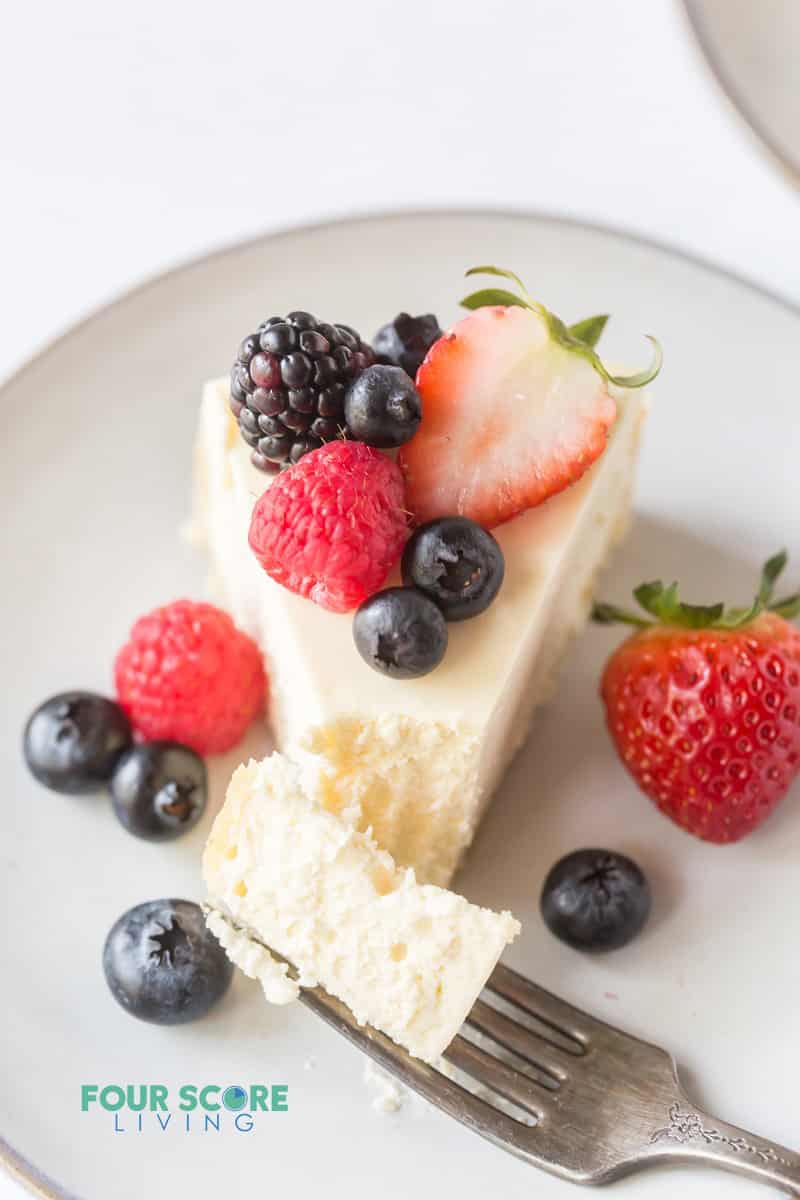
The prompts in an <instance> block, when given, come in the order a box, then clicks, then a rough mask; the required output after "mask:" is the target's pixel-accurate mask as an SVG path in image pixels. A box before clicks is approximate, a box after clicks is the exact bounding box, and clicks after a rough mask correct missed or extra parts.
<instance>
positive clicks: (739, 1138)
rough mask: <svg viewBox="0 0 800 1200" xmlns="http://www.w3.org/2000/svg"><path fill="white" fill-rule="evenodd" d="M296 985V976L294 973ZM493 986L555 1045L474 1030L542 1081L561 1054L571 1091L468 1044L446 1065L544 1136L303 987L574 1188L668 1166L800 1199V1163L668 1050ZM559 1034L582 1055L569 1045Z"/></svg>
mask: <svg viewBox="0 0 800 1200" xmlns="http://www.w3.org/2000/svg"><path fill="white" fill-rule="evenodd" d="M275 957H276V958H277V959H279V960H280V955H275ZM283 961H284V962H285V961H286V960H285V959H284V960H283ZM289 965H290V964H289ZM290 975H291V976H292V977H294V974H293V973H292V970H291V966H290ZM486 986H487V989H488V990H489V991H490V992H493V993H494V994H495V995H496V996H499V997H500V998H502V999H503V1000H504V1001H506V1002H507V1003H509V1004H511V1005H514V1006H516V1009H517V1010H518V1011H519V1010H521V1011H522V1013H524V1014H527V1016H528V1017H533V1018H534V1019H535V1020H536V1021H538V1022H540V1023H541V1024H542V1025H543V1026H544V1027H545V1028H546V1029H551V1030H553V1033H554V1037H553V1039H552V1040H550V1039H548V1038H547V1036H546V1034H542V1033H541V1032H539V1031H537V1030H535V1029H530V1030H529V1029H528V1028H527V1027H526V1026H525V1024H524V1023H523V1022H522V1021H519V1022H517V1021H514V1020H513V1019H512V1018H511V1017H508V1016H506V1015H505V1014H504V1013H502V1012H500V1011H499V1010H498V1009H496V1008H494V1007H493V1006H492V1005H490V1004H485V1003H484V1002H483V1001H480V1000H479V1001H478V1002H477V1003H476V1005H475V1006H474V1008H473V1010H472V1013H471V1014H470V1016H469V1017H468V1018H467V1024H468V1025H469V1026H471V1027H472V1028H475V1029H477V1030H482V1031H483V1032H484V1033H486V1034H487V1035H488V1037H490V1038H491V1039H493V1040H494V1042H495V1043H496V1044H497V1045H499V1046H500V1047H504V1048H505V1049H507V1050H510V1051H511V1052H512V1053H515V1054H518V1055H520V1056H521V1057H522V1058H523V1059H524V1060H525V1061H526V1062H530V1063H532V1064H533V1065H534V1066H535V1067H538V1068H539V1069H540V1070H543V1071H544V1070H545V1069H548V1068H547V1063H546V1059H545V1058H544V1055H543V1054H542V1053H540V1047H541V1046H544V1047H546V1048H547V1049H546V1054H547V1055H549V1054H551V1053H552V1054H557V1055H558V1056H559V1058H560V1063H561V1064H562V1066H563V1067H564V1068H565V1070H563V1071H562V1074H561V1076H558V1078H560V1079H561V1080H562V1081H563V1084H564V1086H563V1087H561V1086H558V1087H548V1086H547V1082H546V1080H545V1078H544V1076H543V1079H542V1081H541V1082H537V1080H536V1079H535V1078H533V1077H532V1076H531V1075H530V1074H529V1073H528V1072H527V1069H526V1070H525V1071H523V1070H515V1069H514V1067H513V1066H509V1065H508V1064H507V1063H505V1062H503V1061H501V1060H500V1059H499V1058H496V1057H495V1056H494V1054H492V1053H491V1052H490V1051H489V1050H485V1049H484V1048H483V1047H482V1046H479V1045H476V1044H475V1043H473V1042H471V1041H469V1040H468V1039H467V1038H465V1037H462V1036H460V1035H457V1036H456V1038H455V1039H454V1040H453V1041H452V1042H451V1044H450V1046H449V1047H448V1049H447V1050H446V1051H445V1054H444V1058H445V1059H446V1061H447V1062H448V1063H449V1064H451V1065H452V1066H454V1067H455V1068H457V1069H458V1070H460V1071H462V1072H464V1073H465V1074H467V1075H468V1076H469V1077H471V1078H472V1079H474V1080H476V1081H477V1083H478V1084H482V1085H484V1086H485V1087H487V1088H490V1089H491V1090H492V1091H493V1092H494V1093H495V1095H497V1096H498V1097H502V1098H504V1099H505V1100H506V1101H510V1102H511V1103H512V1104H514V1105H516V1106H517V1107H518V1108H519V1109H521V1110H523V1111H524V1112H527V1113H531V1114H532V1115H534V1116H536V1117H538V1118H539V1120H538V1121H537V1122H536V1123H535V1124H533V1125H532V1124H530V1123H526V1122H525V1121H523V1120H518V1119H516V1118H515V1117H514V1116H512V1115H510V1114H509V1113H508V1112H506V1111H504V1110H503V1109H501V1108H498V1107H496V1106H494V1105H492V1104H491V1103H488V1102H487V1101H486V1100H484V1099H482V1098H481V1097H480V1096H477V1095H475V1094H474V1093H473V1092H471V1091H470V1090H469V1089H468V1088H465V1087H462V1086H461V1084H460V1083H458V1082H457V1080H455V1079H451V1078H450V1077H449V1076H448V1075H445V1074H444V1072H443V1070H437V1069H436V1068H434V1067H432V1066H429V1065H428V1063H426V1062H422V1061H421V1060H420V1059H418V1058H412V1057H411V1056H410V1055H409V1054H407V1053H406V1051H405V1050H402V1049H401V1048H400V1046H398V1045H396V1044H395V1043H394V1042H393V1041H391V1039H390V1038H388V1037H386V1035H385V1034H382V1033H379V1032H378V1031H377V1030H375V1029H372V1028H370V1027H369V1026H360V1025H357V1024H356V1021H355V1018H354V1016H353V1014H352V1013H351V1012H350V1010H349V1009H348V1008H347V1006H346V1005H345V1004H343V1003H342V1001H340V1000H337V999H336V998H335V997H333V996H331V995H329V994H328V993H327V992H326V991H325V990H324V989H323V988H321V987H319V988H303V989H302V990H301V997H302V999H303V1001H304V1002H305V1004H306V1006H307V1007H308V1008H310V1009H312V1010H313V1011H314V1012H315V1013H317V1014H318V1015H319V1016H320V1017H322V1018H323V1019H324V1020H325V1021H327V1022H328V1024H329V1025H332V1026H333V1028H334V1029H335V1030H336V1031H337V1032H338V1033H341V1034H342V1035H343V1036H344V1037H346V1038H347V1040H348V1041H350V1042H352V1043H353V1044H354V1045H355V1046H357V1047H358V1048H359V1049H360V1050H362V1051H363V1052H364V1053H365V1054H368V1055H369V1056H370V1057H371V1058H374V1059H375V1061H376V1062H378V1063H380V1065H381V1066H382V1067H384V1068H385V1069H386V1070H387V1071H390V1072H391V1073H392V1074H394V1075H396V1076H397V1078H398V1079H399V1080H400V1081H401V1082H402V1083H404V1084H406V1085H407V1086H408V1087H410V1088H412V1089H413V1090H414V1091H415V1092H419V1094H420V1095H421V1096H424V1097H425V1099H426V1100H429V1101H430V1102H431V1103H432V1104H434V1105H436V1107H437V1108H440V1109H442V1111H443V1112H446V1113H447V1114H448V1115H449V1116H451V1117H455V1119H456V1120H457V1121H460V1122H461V1124H462V1125H466V1126H467V1128H469V1129H472V1130H473V1131H474V1132H475V1133H478V1134H480V1136H481V1137H484V1138H486V1139H487V1140H488V1141H490V1142H494V1144H495V1145H497V1146H502V1147H503V1149H505V1150H509V1151H510V1152H511V1153H512V1154H516V1155H518V1156H519V1157H520V1158H522V1159H524V1160H525V1161H527V1162H529V1163H532V1164H534V1165H536V1166H538V1167H542V1168H543V1169H544V1170H546V1171H550V1172H552V1173H553V1174H554V1175H558V1176H560V1177H561V1178H562V1179H569V1180H571V1181H572V1182H573V1183H593V1184H597V1183H608V1182H609V1181H610V1180H612V1179H617V1178H619V1177H620V1176H621V1175H625V1174H628V1173H629V1172H630V1171H633V1170H637V1169H638V1168H640V1167H644V1166H649V1165H653V1164H655V1163H659V1162H667V1161H669V1162H675V1163H679V1162H683V1163H692V1164H694V1165H697V1164H699V1163H707V1164H709V1165H715V1166H718V1167H723V1168H724V1169H726V1170H729V1171H735V1172H738V1173H739V1174H747V1175H750V1176H752V1177H753V1178H757V1179H759V1180H761V1182H762V1183H771V1184H775V1185H778V1186H781V1185H784V1186H788V1188H789V1189H790V1190H791V1194H792V1195H796V1196H798V1197H800V1155H798V1154H795V1153H794V1152H793V1151H791V1150H787V1149H786V1148H785V1147H783V1146H779V1145H777V1144H776V1143H774V1142H770V1141H768V1140H767V1139H766V1138H761V1137H758V1136H757V1135H756V1134H753V1133H747V1132H746V1131H745V1130H743V1129H737V1128H736V1127H735V1126H733V1125H728V1124H726V1123H725V1122H724V1121H719V1120H715V1119H714V1118H712V1117H709V1116H706V1115H704V1114H703V1113H702V1112H701V1111H700V1110H698V1109H696V1108H695V1107H694V1105H692V1103H691V1101H689V1100H688V1099H687V1098H686V1095H685V1093H684V1092H683V1089H682V1088H681V1085H680V1082H679V1080H678V1077H677V1073H676V1068H675V1063H674V1060H673V1058H672V1056H671V1055H670V1054H669V1053H668V1052H667V1051H666V1050H663V1049H661V1048H660V1047H659V1046H655V1045H653V1044H651V1043H649V1042H644V1041H641V1040H640V1039H639V1038H636V1037H632V1036H631V1035H630V1034H627V1033H624V1032H623V1031H622V1030H621V1029H615V1028H614V1027H613V1026H611V1025H607V1024H606V1023H605V1022H603V1021H598V1020H596V1019H595V1018H594V1017H590V1016H589V1015H588V1013H584V1012H582V1011H581V1010H580V1009H578V1008H574V1007H573V1006H572V1005H571V1004H567V1002H566V1001H564V1000H559V998H558V997H557V996H554V995H552V993H550V992H547V991H545V989H544V988H540V987H538V986H537V985H536V984H535V983H531V982H530V980H528V979H525V978H524V976H522V975H518V974H517V972H516V971H512V970H511V969H510V968H509V967H505V966H498V967H496V968H495V970H494V972H493V973H492V976H491V978H490V979H489V981H488V983H487V985H486ZM555 1035H558V1036H559V1037H560V1038H562V1039H564V1040H565V1041H567V1042H568V1043H571V1045H572V1046H573V1047H574V1049H571V1050H570V1049H568V1048H565V1047H564V1046H559V1045H558V1044H557V1042H556V1040H555ZM532 1046H533V1049H532V1048H531V1047H532ZM567 1056H569V1061H567ZM556 1065H558V1064H556ZM554 1077H555V1075H554Z"/></svg>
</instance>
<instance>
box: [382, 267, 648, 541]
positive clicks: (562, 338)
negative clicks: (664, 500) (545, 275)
mask: <svg viewBox="0 0 800 1200" xmlns="http://www.w3.org/2000/svg"><path fill="white" fill-rule="evenodd" d="M481 269H482V270H484V269H486V268H481ZM463 303H464V304H465V305H466V306H467V307H469V308H476V309H477V310H478V311H476V312H474V313H472V315H471V316H468V317H465V318H464V319H463V320H462V321H460V322H459V323H458V324H457V325H455V326H454V327H453V328H452V329H451V330H450V332H449V333H447V334H445V335H444V336H443V337H441V338H440V339H439V340H438V341H437V342H435V343H434V345H433V346H432V347H431V349H430V351H429V353H428V355H427V357H426V359H425V361H424V362H423V364H422V366H421V367H420V369H419V372H418V374H417V388H418V389H419V393H420V396H421V397H422V409H423V414H424V416H423V420H422V423H421V425H420V427H419V430H418V432H417V433H416V434H415V436H414V437H413V438H412V439H411V441H410V442H409V443H408V444H407V445H406V446H403V447H402V449H401V450H400V453H399V457H398V462H399V463H400V466H401V468H402V470H403V472H404V474H405V476H406V486H407V496H408V505H409V508H410V509H411V511H412V513H413V515H414V517H415V518H416V520H417V522H419V523H422V522H424V521H430V520H433V519H434V518H435V517H442V516H448V515H454V514H458V515H461V516H466V517H470V518H471V519H472V520H473V521H477V522H478V523H479V524H480V525H483V526H484V527H485V528H487V529H490V528H492V527H493V526H495V525H499V524H501V523H502V522H503V521H508V520H510V519H511V518H512V517H515V516H517V514H518V513H521V512H524V511H525V510H526V509H528V508H532V507H534V506H535V505H537V504H541V503H542V501H543V500H546V499H547V498H548V497H549V496H552V495H554V494H555V493H556V492H560V491H562V490H563V489H564V488H566V487H569V485H570V484H572V483H574V482H575V481H576V480H578V479H580V477H581V476H582V475H583V474H584V472H585V471H586V470H588V468H589V467H590V466H591V465H592V463H593V462H594V461H595V460H596V459H597V458H598V457H599V456H600V455H601V454H602V452H603V450H604V449H605V446H606V441H607V438H608V431H609V429H610V428H611V426H612V425H613V423H614V419H615V417H616V404H615V402H614V399H613V397H612V396H611V394H610V392H609V390H608V383H609V382H612V383H614V384H616V385H617V386H628V387H634V386H635V387H639V386H641V385H642V384H644V383H646V382H647V381H648V380H649V379H651V378H652V377H653V375H654V374H655V372H656V371H657V369H658V366H659V363H660V357H659V354H658V353H656V358H655V361H654V364H653V366H652V367H651V368H650V369H649V370H648V371H644V372H641V373H640V374H639V375H634V376H629V377H616V376H611V375H609V374H608V372H607V371H606V369H605V367H603V365H602V363H601V361H600V359H599V358H598V356H597V353H596V351H595V350H594V348H593V344H592V339H593V338H596V337H597V336H599V332H600V330H601V329H602V324H604V318H592V319H591V320H590V321H588V322H581V324H580V325H579V326H575V327H573V329H572V330H569V329H567V328H566V326H564V325H563V323H562V322H561V321H560V320H559V319H558V318H557V317H555V316H553V314H552V313H550V312H548V310H547V309H545V308H544V307H543V306H542V305H539V304H537V303H536V302H535V301H533V300H531V299H530V298H529V297H527V295H525V296H524V297H523V298H520V297H517V296H514V295H513V294H512V293H511V292H506V291H504V290H502V289H499V288H496V289H486V290H484V291H482V292H477V293H475V295H473V296H469V297H467V298H466V300H465V301H463ZM486 306H488V307H486ZM576 330H577V331H583V335H584V337H586V338H588V339H589V340H581V338H580V337H579V336H578V335H577V333H576ZM587 330H588V332H586V331H587Z"/></svg>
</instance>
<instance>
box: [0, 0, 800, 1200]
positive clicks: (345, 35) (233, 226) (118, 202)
mask: <svg viewBox="0 0 800 1200" xmlns="http://www.w3.org/2000/svg"><path fill="white" fill-rule="evenodd" d="M0 112H2V113H3V129H2V160H1V161H0V172H2V176H3V178H2V196H3V215H4V220H3V221H2V223H0V263H2V271H1V272H0V296H1V297H2V321H0V375H5V374H6V373H8V372H9V371H11V370H13V368H14V367H15V366H16V365H17V364H19V363H20V362H21V361H22V360H23V359H24V358H25V357H27V356H28V355H29V354H31V353H32V352H34V351H35V350H36V349H37V348H39V347H40V346H41V345H42V344H43V343H44V342H46V341H47V340H48V339H49V338H50V337H51V336H52V335H53V334H55V333H57V332H59V331H60V330H62V329H63V328H64V327H66V326H67V325H68V324H70V323H71V322H73V321H74V320H76V319H77V318H79V317H80V316H81V315H83V314H84V313H85V312H87V311H88V310H90V309H92V308H94V307H96V306H97V305H98V304H100V303H102V302H103V301H105V300H106V299H108V298H110V297H112V296H114V295H116V294H118V293H119V292H120V291H121V290H123V289H124V288H127V287H128V286H130V285H131V284H133V283H135V282H137V281H139V280H141V279H143V278H145V277H147V276H148V275H150V274H152V273H153V272H156V271H159V270H161V269H163V268H164V267H167V266H169V265H170V264H172V263H174V262H176V261H181V260H184V259H186V258H187V257H189V256H193V255H195V254H198V253H201V252H203V251H205V250H207V249H210V248H212V247H214V246H217V245H220V244H225V243H229V242H231V241H234V240H236V239H238V238H240V237H246V236H247V235H249V234H253V233H257V232H260V231H262V230H264V229H267V228H271V227H279V226H285V225H288V224H295V223H299V222H303V221H306V220H314V219H319V218H323V217H326V216H329V215H337V214H343V213H352V212H367V211H370V210H375V209H389V208H398V207H399V208H409V207H411V208H419V207H425V206H458V207H462V206H478V207H502V208H519V209H529V208H534V209H541V210H549V211H553V212H559V213H569V214H572V215H575V216H578V217H581V218H585V219H590V220H594V221H600V222H605V223H609V224H612V225H615V226H619V227H623V228H627V229H631V230H635V231H638V232H641V233H644V234H646V235H649V236H653V237H655V238H658V239H661V240H667V241H669V242H672V243H674V244H676V245H678V246H682V247H685V248H687V249H689V250H691V251H694V252H696V253H700V254H701V255H703V256H705V257H708V258H711V259H715V260H717V261H719V262H720V263H722V264H724V265H726V266H728V267H731V268H733V269H734V270H736V271H738V272H740V273H742V274H744V275H746V276H748V277H750V278H753V279H755V280H757V281H759V282H761V283H764V284H766V285H767V286H769V287H771V288H773V289H774V290H777V291H779V292H782V293H783V294H785V295H787V296H789V297H791V298H793V299H794V300H796V301H800V256H799V255H798V253H797V250H798V245H800V197H798V195H797V194H796V193H794V192H792V191H791V190H790V188H789V186H788V184H786V183H785V182H784V180H783V179H782V178H781V177H780V176H779V175H778V174H777V173H776V172H775V171H774V169H773V167H772V165H771V163H770V162H769V161H768V160H767V158H766V157H764V156H762V154H761V151H760V149H759V148H758V147H757V146H756V144H755V143H754V142H753V140H752V139H751V136H750V135H749V133H748V131H747V130H746V129H745V128H744V127H743V126H742V125H741V123H740V121H739V119H738V118H737V116H736V115H735V114H734V113H733V112H732V111H731V110H730V109H729V107H728V106H727V103H726V101H725V100H724V97H722V95H721V93H720V92H719V91H718V89H717V86H716V84H715V82H714V81H713V79H712V78H711V76H710V75H709V73H708V71H707V69H706V67H705V64H704V63H703V61H702V60H701V59H700V57H699V53H698V52H697V50H696V49H695V47H694V46H693V44H692V43H691V41H690V39H689V35H688V32H687V26H686V23H685V20H684V18H683V15H682V12H681V11H680V9H679V7H678V5H677V4H674V3H672V0H603V3H602V4H601V3H598V2H597V0H573V2H572V3H570V4H566V3H564V2H563V0H525V2H524V3H523V2H522V0H516V2H514V0H494V2H493V3H492V4H488V3H487V2H486V0H436V3H431V0H405V3H403V4H400V3H398V0H369V2H367V0H340V2H339V3H337V4H331V3H328V2H324V0H305V3H303V4H302V6H301V5H300V4H298V3H296V2H294V0H287V2H286V3H283V4H280V5H279V4H273V3H270V2H269V0H266V2H264V0H262V2H261V3H259V4H256V3H252V2H244V0H229V2H228V3H226V4H224V5H214V6H213V7H212V6H210V5H209V6H207V7H206V6H202V7H201V5H199V4H193V5H188V4H183V3H180V4H179V3H169V2H168V0H161V2H160V3H158V4H156V3H152V2H151V0H142V2H141V3H139V4H137V5H134V6H125V7H124V8H123V6H122V5H119V4H108V3H100V2H99V0H98V2H87V0H77V2H76V3H73V4H70V5H56V4H55V3H50V4H39V5H37V4H29V5H25V6H22V5H15V6H14V13H13V19H10V20H9V19H8V18H7V20H6V23H5V28H4V33H3V38H2V41H1V42H0ZM410 250H411V252H413V253H416V254H419V255H424V253H425V247H424V246H416V247H412V248H410ZM479 250H480V247H476V254H477V253H478V252H479ZM512 265H513V264H512ZM531 285H532V286H535V281H533V280H532V281H531ZM108 386H109V398H110V400H111V401H113V387H114V381H113V378H111V379H109V381H108ZM19 1194H20V1193H19V1190H18V1189H17V1188H16V1187H14V1186H12V1185H11V1184H10V1183H9V1182H8V1181H7V1180H6V1179H5V1178H4V1177H3V1176H2V1175H0V1197H2V1200H5V1198H6V1197H12V1196H13V1197H16V1196H18V1195H19Z"/></svg>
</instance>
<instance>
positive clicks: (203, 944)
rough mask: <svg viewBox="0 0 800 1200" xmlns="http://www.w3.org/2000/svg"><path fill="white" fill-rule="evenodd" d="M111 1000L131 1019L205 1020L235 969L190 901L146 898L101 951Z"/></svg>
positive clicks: (172, 1022) (163, 1021) (173, 1022)
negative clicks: (129, 1015) (119, 1005)
mask: <svg viewBox="0 0 800 1200" xmlns="http://www.w3.org/2000/svg"><path fill="white" fill-rule="evenodd" d="M103 971H104V972H105V976H106V982H107V983H108V986H109V988H110V989H111V994H112V996H113V997H114V999H115V1000H116V1001H117V1002H118V1003H119V1004H121V1005H122V1007H123V1008H124V1009H125V1010H126V1012H129V1013H130V1014H131V1016H133V1017H138V1018H139V1019H140V1020H142V1021H153V1022H155V1023H156V1024H158V1025H180V1024H183V1023H184V1022H185V1021H194V1020H196V1019H197V1017H202V1016H205V1014H206V1013H207V1012H208V1010H209V1009H210V1008H211V1007H212V1006H213V1005H214V1004H216V1002H217V1001H218V1000H219V999H220V997H221V996H222V995H223V994H224V993H225V991H226V990H227V988H228V985H229V983H230V981H231V976H232V974H233V967H232V965H231V963H230V962H229V961H228V958H227V956H226V954H225V951H224V950H223V949H222V947H221V946H220V944H219V942H218V941H217V940H216V938H215V937H214V936H213V934H211V933H210V932H209V931H208V929H207V928H206V924H205V920H204V918H203V910H202V909H201V908H200V905H199V904H193V903H192V902H191V901H190V900H148V901H146V902H145V903H144V904H137V905H136V906H135V907H134V908H129V909H128V911H127V912H126V913H123V914H122V916H121V917H120V918H119V920H118V921H117V922H116V923H115V924H114V925H113V926H112V928H111V932H110V933H109V935H108V937H107V938H106V944H105V946H104V948H103Z"/></svg>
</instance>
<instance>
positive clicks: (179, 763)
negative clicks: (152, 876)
mask: <svg viewBox="0 0 800 1200" xmlns="http://www.w3.org/2000/svg"><path fill="white" fill-rule="evenodd" d="M206 792H207V784H206V766H205V763H204V762H203V760H202V758H200V757H199V756H198V755H197V754H195V752H194V751H193V750H190V749H189V748H188V747H187V746H181V745H179V744H178V742H148V743H147V744H146V745H143V746H134V747H133V748H132V749H130V750H128V751H127V752H126V753H125V754H123V756H122V758H121V759H120V760H119V762H118V763H117V767H116V770H115V771H114V774H113V775H112V777H111V803H112V804H113V806H114V812H115V813H116V814H117V816H118V817H119V819H120V821H121V822H122V824H123V825H124V826H125V828H126V829H127V830H128V831H129V832H130V833H133V834H135V835H136V836H137V837H140V838H145V839H146V840H147V841H150V842H165V841H170V840H171V839H172V838H176V837H180V835H181V834H182V833H186V832H188V830H190V829H191V828H192V827H193V826H194V825H196V824H197V822H198V821H199V820H200V817H201V816H202V815H203V810H204V809H205V806H206Z"/></svg>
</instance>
